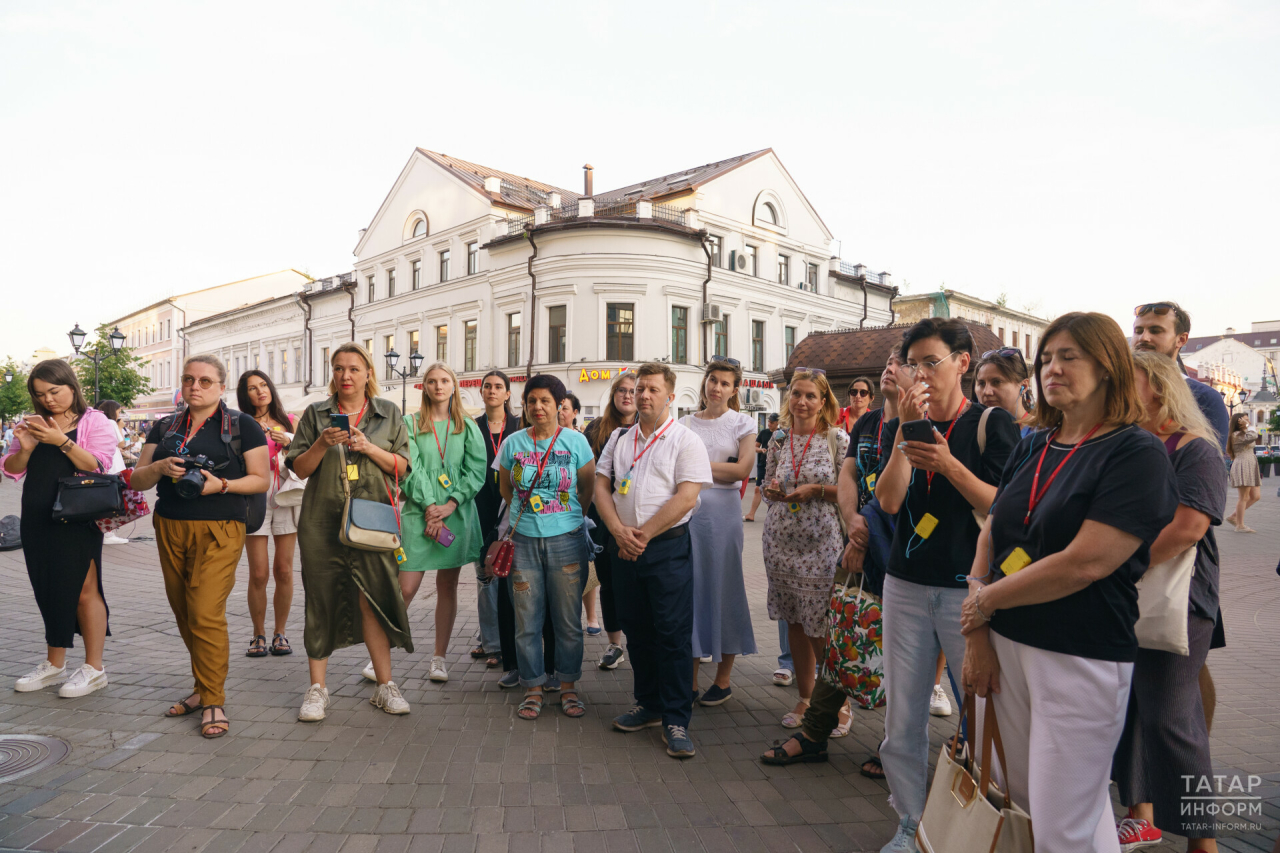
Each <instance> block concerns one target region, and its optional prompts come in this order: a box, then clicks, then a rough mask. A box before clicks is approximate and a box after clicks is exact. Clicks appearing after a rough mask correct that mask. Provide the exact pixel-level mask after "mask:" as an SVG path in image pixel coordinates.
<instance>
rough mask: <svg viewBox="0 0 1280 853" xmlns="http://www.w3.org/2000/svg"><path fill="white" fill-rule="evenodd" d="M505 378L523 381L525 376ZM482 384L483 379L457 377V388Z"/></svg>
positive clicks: (419, 386)
mask: <svg viewBox="0 0 1280 853" xmlns="http://www.w3.org/2000/svg"><path fill="white" fill-rule="evenodd" d="M507 378H508V379H510V380H511V381H512V382H523V381H524V380H525V377H523V376H508V377H507ZM483 384H484V379H459V380H458V387H459V388H479V387H481V386H482V385H483ZM413 387H414V388H421V387H422V383H418V384H417V385H415V386H413Z"/></svg>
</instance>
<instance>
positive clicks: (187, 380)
mask: <svg viewBox="0 0 1280 853" xmlns="http://www.w3.org/2000/svg"><path fill="white" fill-rule="evenodd" d="M216 384H217V382H216V381H215V380H213V379H210V378H209V377H208V376H201V377H200V378H199V379H196V378H195V377H194V376H191V375H189V374H188V375H184V376H183V377H182V387H183V388H187V387H189V386H191V385H199V386H200V387H201V388H203V389H205V390H206V391H207V390H208V389H210V388H212V387H213V386H214V385H216Z"/></svg>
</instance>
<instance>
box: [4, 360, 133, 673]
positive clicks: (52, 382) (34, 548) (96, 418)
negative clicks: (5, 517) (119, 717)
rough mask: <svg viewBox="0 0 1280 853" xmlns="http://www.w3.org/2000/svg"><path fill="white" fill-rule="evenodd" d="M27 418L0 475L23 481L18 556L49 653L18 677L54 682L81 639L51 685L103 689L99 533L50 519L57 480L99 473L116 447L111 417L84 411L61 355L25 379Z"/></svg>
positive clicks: (16, 432) (94, 528)
mask: <svg viewBox="0 0 1280 853" xmlns="http://www.w3.org/2000/svg"><path fill="white" fill-rule="evenodd" d="M27 392H28V393H29V394H30V395H31V405H32V408H34V409H35V414H34V415H33V416H30V417H27V418H26V419H25V420H23V421H22V422H20V423H19V424H18V425H17V426H16V427H15V428H14V430H13V441H12V442H11V443H10V445H9V448H8V450H7V451H6V453H5V456H4V462H3V470H4V475H5V476H6V477H9V478H11V479H14V480H22V481H23V483H22V524H21V530H22V554H23V557H25V558H26V563H27V577H29V578H30V579H31V591H32V592H33V593H35V599H36V606H37V607H39V608H40V617H41V618H42V619H43V620H44V637H45V644H46V645H47V646H48V657H47V658H46V659H45V661H44V662H43V663H41V664H40V665H39V666H38V667H36V668H35V669H34V670H33V671H31V672H29V673H27V674H26V675H24V676H23V677H22V678H19V679H18V681H17V683H16V684H14V689H15V690H17V691H18V692H19V693H28V692H31V691H35V690H40V689H41V688H44V687H47V686H49V685H50V684H53V683H54V682H56V681H59V680H61V678H62V676H63V674H64V673H65V672H66V661H67V649H69V648H71V647H72V646H73V645H74V644H75V635H76V634H79V635H80V636H81V637H82V638H83V639H84V656H85V662H84V665H83V666H81V667H80V668H79V669H78V670H76V671H75V673H73V674H72V676H71V678H70V679H68V680H67V681H66V683H64V684H63V685H62V687H61V688H60V689H59V690H58V695H59V696H62V697H64V698H71V697H75V696H86V695H88V694H90V693H92V692H94V691H95V690H101V689H102V688H103V687H106V686H107V674H106V672H105V671H104V669H103V665H102V649H103V646H105V645H106V638H107V637H108V636H110V634H111V631H110V630H109V629H108V627H107V615H108V613H107V602H106V599H105V598H104V597H103V594H102V575H101V568H102V531H101V530H99V529H98V526H97V525H96V524H94V523H93V522H92V521H80V522H70V523H64V522H62V521H55V520H54V518H53V505H54V503H55V501H56V500H57V497H58V480H59V479H60V478H62V477H72V476H74V475H75V474H76V472H78V471H106V470H107V468H108V467H109V466H110V464H111V459H112V456H113V451H114V450H115V446H116V431H115V427H114V426H113V425H112V423H111V421H109V420H107V417H106V416H105V415H104V414H102V412H100V411H98V410H97V409H91V408H89V406H88V404H87V403H86V402H85V399H84V395H83V394H81V393H80V383H79V382H77V381H76V374H75V371H74V370H72V369H71V366H70V365H69V364H67V363H66V362H65V361H62V360H61V359H49V360H48V361H42V362H40V363H39V364H37V365H36V366H35V368H34V369H33V370H32V371H31V375H30V376H28V377H27Z"/></svg>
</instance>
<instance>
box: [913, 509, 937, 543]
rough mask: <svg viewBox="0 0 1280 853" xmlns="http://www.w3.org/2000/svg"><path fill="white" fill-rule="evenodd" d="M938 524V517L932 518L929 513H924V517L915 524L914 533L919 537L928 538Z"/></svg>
mask: <svg viewBox="0 0 1280 853" xmlns="http://www.w3.org/2000/svg"><path fill="white" fill-rule="evenodd" d="M937 526H938V519H936V518H934V517H933V515H932V514H931V513H927V512H926V513H925V514H924V518H922V519H920V523H919V524H917V525H916V535H917V536H919V537H920V538H921V539H928V538H929V537H930V536H932V535H933V530H934V528H935V527H937Z"/></svg>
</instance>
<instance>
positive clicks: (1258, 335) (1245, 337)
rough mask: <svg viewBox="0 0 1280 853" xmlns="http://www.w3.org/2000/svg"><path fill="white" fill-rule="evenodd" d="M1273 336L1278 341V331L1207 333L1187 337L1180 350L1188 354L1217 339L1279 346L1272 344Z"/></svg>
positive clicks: (1252, 344) (1269, 346) (1266, 346)
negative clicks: (1200, 336) (1195, 336)
mask: <svg viewBox="0 0 1280 853" xmlns="http://www.w3.org/2000/svg"><path fill="white" fill-rule="evenodd" d="M1272 338H1275V339H1276V340H1277V341H1280V332H1236V333H1235V334H1233V335H1207V336H1205V337H1203V338H1188V339H1187V342H1186V344H1185V345H1183V347H1182V351H1183V352H1184V353H1186V354H1188V355H1190V354H1191V353H1194V352H1195V351H1196V350H1200V349H1204V348H1205V347H1207V346H1209V344H1216V343H1217V342H1218V341H1226V340H1232V341H1238V342H1239V343H1242V344H1244V345H1245V346H1247V347H1251V348H1253V347H1261V348H1263V349H1270V348H1271V347H1274V346H1280V343H1276V344H1273V343H1271V339H1272Z"/></svg>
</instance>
